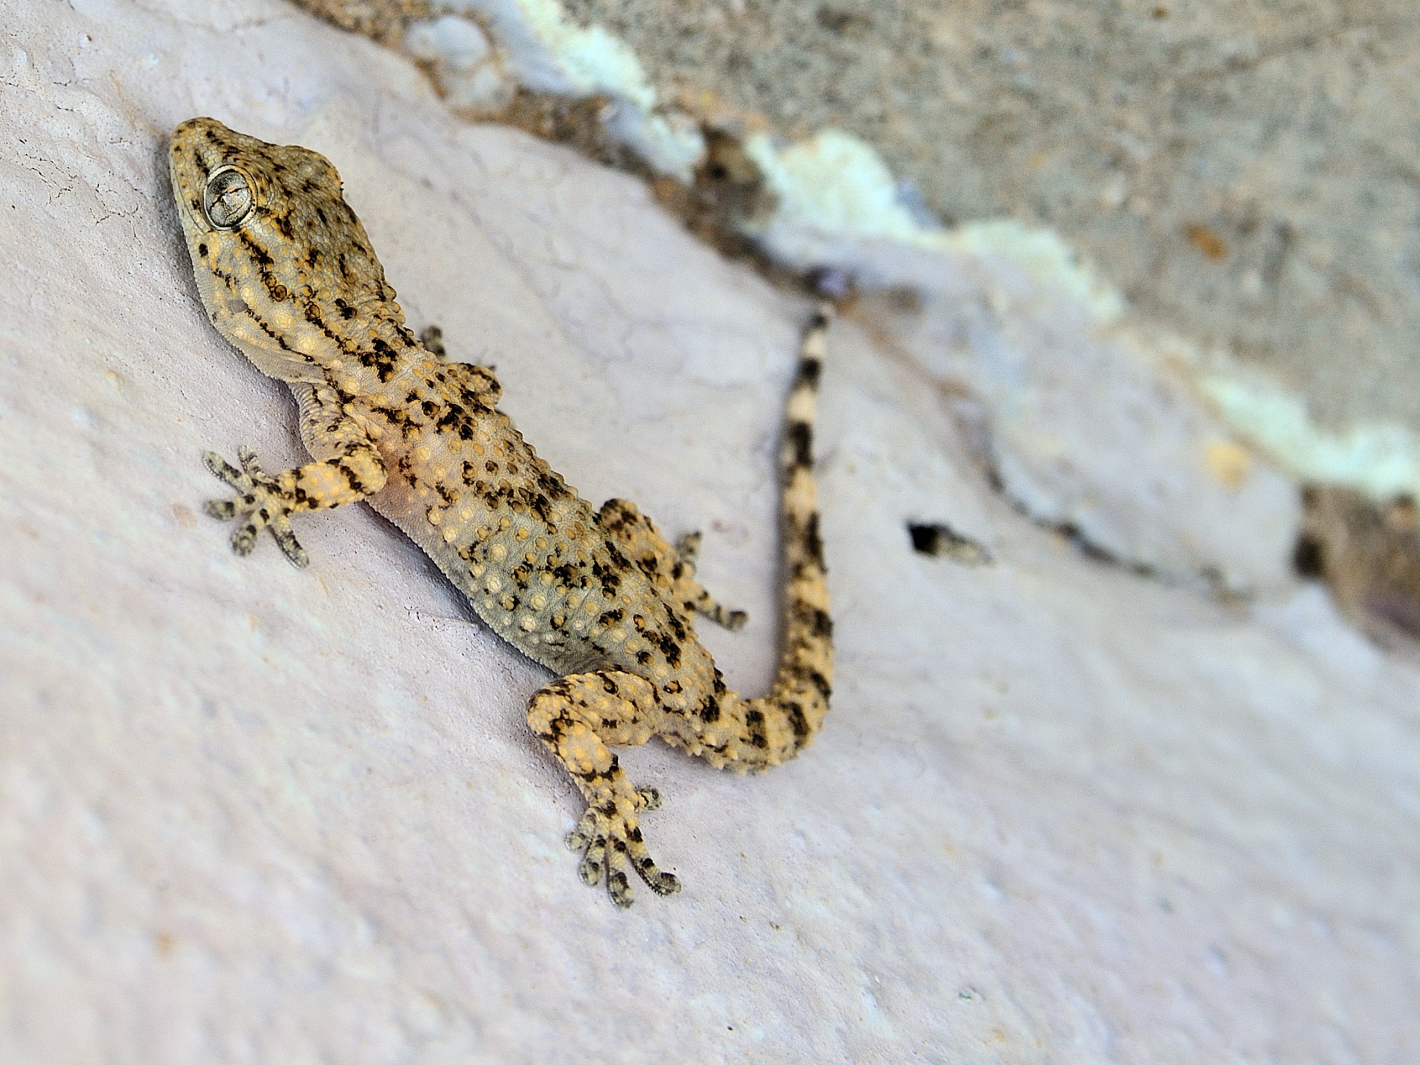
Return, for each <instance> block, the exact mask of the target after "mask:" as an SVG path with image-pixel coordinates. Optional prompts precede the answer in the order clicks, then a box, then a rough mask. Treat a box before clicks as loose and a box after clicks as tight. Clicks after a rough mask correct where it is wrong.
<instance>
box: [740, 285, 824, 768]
mask: <svg viewBox="0 0 1420 1065" xmlns="http://www.w3.org/2000/svg"><path fill="white" fill-rule="evenodd" d="M832 317H833V305H832V304H829V303H822V304H820V305H819V308H818V310H817V312H816V313H815V314H814V317H813V319H812V320H811V321H810V322H809V325H808V328H807V329H806V330H805V331H804V339H803V343H802V344H801V345H800V347H799V369H798V373H797V374H796V375H795V377H794V386H793V389H792V390H791V391H790V392H789V402H788V405H787V410H786V413H787V417H786V420H785V426H784V439H783V442H782V443H781V444H780V446H779V467H780V474H781V476H782V478H783V480H782V492H783V495H782V497H781V499H780V525H781V527H782V537H783V548H782V550H783V562H784V592H783V595H784V601H783V616H784V633H783V637H782V649H781V650H780V653H779V669H778V672H777V673H776V674H775V677H774V685H773V687H772V688H771V689H770V691H769V694H768V695H766V696H764V697H762V698H759V699H749V700H746V701H745V707H744V709H745V722H746V724H747V725H748V726H749V730H750V734H751V736H752V737H753V742H754V746H755V747H757V748H759V751H758V752H756V753H758V754H759V755H760V758H756V759H755V760H754V761H755V763H756V764H755V766H754V767H756V768H757V767H758V766H759V765H764V766H771V765H779V764H780V763H781V762H785V761H787V760H788V759H790V758H792V757H794V755H796V754H798V753H799V751H800V750H802V749H803V748H804V747H806V746H808V744H809V743H810V741H812V740H813V738H814V735H815V734H816V733H817V732H818V730H819V728H820V727H821V726H822V724H823V719H824V715H826V714H827V713H828V701H829V695H830V693H831V691H832V688H833V622H832V620H831V619H830V618H829V615H828V572H827V569H826V568H825V566H824V562H823V540H822V538H821V537H820V535H819V513H818V486H817V485H816V484H815V483H814V472H813V462H814V454H813V451H814V449H813V440H814V421H815V418H816V417H817V412H818V388H819V377H820V375H821V374H822V372H823V360H824V356H825V355H826V353H827V349H828V324H829V322H830V320H831V319H832ZM761 736H762V737H763V740H764V743H763V744H762V745H761V744H760V743H759V742H758V740H759V738H760V737H761ZM747 768H748V767H747Z"/></svg>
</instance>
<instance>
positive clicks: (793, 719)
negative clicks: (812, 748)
mask: <svg viewBox="0 0 1420 1065" xmlns="http://www.w3.org/2000/svg"><path fill="white" fill-rule="evenodd" d="M786 709H787V710H788V712H789V727H790V728H792V729H793V730H794V739H795V740H796V741H797V742H796V743H795V744H794V746H795V747H802V746H803V741H804V740H806V739H808V738H809V722H808V719H807V718H806V717H804V708H803V707H801V706H800V705H799V704H798V703H790V704H789V705H788V707H787V708H786Z"/></svg>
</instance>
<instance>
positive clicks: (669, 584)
mask: <svg viewBox="0 0 1420 1065" xmlns="http://www.w3.org/2000/svg"><path fill="white" fill-rule="evenodd" d="M597 524H598V525H600V526H601V527H602V529H604V530H605V531H606V532H607V534H608V535H609V536H611V537H612V539H614V540H615V541H616V542H617V543H618V544H619V545H620V546H621V547H622V548H623V549H624V550H625V551H626V552H627V554H629V555H630V556H631V559H632V561H634V562H635V563H636V564H637V565H638V566H639V567H640V568H641V571H642V572H643V573H645V574H646V576H647V577H649V578H650V579H651V582H652V583H653V584H655V586H656V588H657V590H658V591H660V592H661V593H662V595H663V596H665V597H666V598H667V599H669V600H670V601H671V602H672V603H674V604H675V605H676V606H678V607H680V609H681V612H682V613H683V614H684V615H685V616H686V617H687V618H689V617H691V616H692V615H693V614H703V615H704V616H705V617H707V618H709V619H710V620H711V621H713V622H715V624H717V625H723V626H724V627H725V628H727V629H730V630H732V631H733V630H735V629H740V628H743V627H744V623H745V622H746V621H747V620H748V618H749V615H748V614H746V613H745V612H744V611H743V610H729V609H727V608H725V607H723V606H721V605H720V604H719V603H718V602H717V601H716V600H715V598H714V596H712V595H711V594H710V593H709V592H707V591H706V590H705V586H704V585H702V584H701V583H700V582H699V581H697V580H696V579H695V561H696V558H697V557H698V556H699V553H700V534H699V533H698V532H695V533H690V534H689V535H687V536H682V537H681V538H680V539H679V540H677V541H676V543H675V546H674V547H672V546H671V544H670V543H669V542H667V540H666V538H665V537H664V536H662V535H661V531H660V529H658V528H656V523H655V522H653V521H652V520H651V519H650V518H648V517H647V516H646V515H645V514H642V513H641V511H640V509H639V508H637V506H636V504H635V503H632V502H630V501H629V500H625V499H608V500H607V501H606V502H605V503H603V504H602V509H601V510H600V511H599V512H598V513H597Z"/></svg>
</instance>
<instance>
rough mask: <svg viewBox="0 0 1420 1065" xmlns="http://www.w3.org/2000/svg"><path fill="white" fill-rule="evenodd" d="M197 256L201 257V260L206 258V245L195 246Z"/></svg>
mask: <svg viewBox="0 0 1420 1065" xmlns="http://www.w3.org/2000/svg"><path fill="white" fill-rule="evenodd" d="M197 254H198V255H200V256H202V258H204V259H205V258H207V245H206V244H199V245H198V246H197Z"/></svg>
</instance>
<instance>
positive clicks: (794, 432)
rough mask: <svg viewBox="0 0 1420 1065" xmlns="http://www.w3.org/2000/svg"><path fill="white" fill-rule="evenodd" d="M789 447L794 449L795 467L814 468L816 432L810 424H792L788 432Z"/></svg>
mask: <svg viewBox="0 0 1420 1065" xmlns="http://www.w3.org/2000/svg"><path fill="white" fill-rule="evenodd" d="M785 435H786V437H787V439H788V443H789V446H790V447H791V448H792V449H793V460H792V461H793V463H794V465H795V466H812V465H813V462H814V455H813V446H814V431H813V428H812V427H811V426H810V425H809V423H808V422H790V423H789V428H788V429H787V430H786V434H785Z"/></svg>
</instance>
